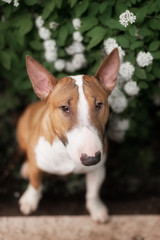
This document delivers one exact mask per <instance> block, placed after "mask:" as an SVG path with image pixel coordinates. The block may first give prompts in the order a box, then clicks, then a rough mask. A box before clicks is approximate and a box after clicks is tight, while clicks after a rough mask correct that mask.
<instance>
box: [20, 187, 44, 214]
mask: <svg viewBox="0 0 160 240" xmlns="http://www.w3.org/2000/svg"><path fill="white" fill-rule="evenodd" d="M40 199H41V189H38V190H35V189H34V188H33V187H32V186H31V185H29V187H28V189H27V190H26V191H25V192H24V194H23V195H22V197H21V198H20V199H19V207H20V211H21V212H22V213H23V214H24V215H29V214H31V213H32V212H34V211H35V210H36V209H37V208H38V204H39V201H40Z"/></svg>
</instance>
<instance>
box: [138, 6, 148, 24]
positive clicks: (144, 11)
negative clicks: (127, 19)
mask: <svg viewBox="0 0 160 240" xmlns="http://www.w3.org/2000/svg"><path fill="white" fill-rule="evenodd" d="M147 9H148V6H144V7H142V8H139V9H138V11H137V13H136V23H141V22H143V21H144V18H145V16H146V14H147Z"/></svg>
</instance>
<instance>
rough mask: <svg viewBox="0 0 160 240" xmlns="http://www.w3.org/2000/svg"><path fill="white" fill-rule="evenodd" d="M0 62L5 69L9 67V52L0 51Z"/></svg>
mask: <svg viewBox="0 0 160 240" xmlns="http://www.w3.org/2000/svg"><path fill="white" fill-rule="evenodd" d="M0 63H1V64H2V66H3V67H4V68H5V69H6V70H10V68H11V57H10V54H9V53H8V52H6V51H0Z"/></svg>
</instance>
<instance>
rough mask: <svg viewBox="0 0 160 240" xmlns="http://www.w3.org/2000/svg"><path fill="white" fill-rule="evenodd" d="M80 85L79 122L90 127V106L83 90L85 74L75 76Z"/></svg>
mask: <svg viewBox="0 0 160 240" xmlns="http://www.w3.org/2000/svg"><path fill="white" fill-rule="evenodd" d="M73 78H74V80H75V82H76V85H77V86H78V93H79V101H78V124H79V126H81V127H83V126H86V127H89V125H90V124H89V106H88V102H87V99H86V97H85V95H84V91H83V75H77V76H74V77H73Z"/></svg>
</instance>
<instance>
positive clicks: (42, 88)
mask: <svg viewBox="0 0 160 240" xmlns="http://www.w3.org/2000/svg"><path fill="white" fill-rule="evenodd" d="M26 66H27V72H28V76H29V78H30V80H31V83H32V86H33V89H34V91H35V93H36V94H37V96H38V97H39V98H40V99H41V100H44V99H45V98H47V96H48V95H49V94H50V92H51V91H52V89H53V88H54V86H55V85H56V83H57V79H56V78H55V77H54V76H53V75H52V74H51V73H49V72H48V71H47V70H46V69H45V68H44V67H43V66H42V65H41V64H40V63H38V62H37V61H36V60H34V59H33V58H32V57H30V56H28V55H27V56H26Z"/></svg>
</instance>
